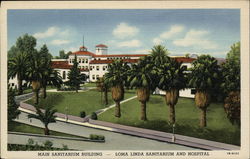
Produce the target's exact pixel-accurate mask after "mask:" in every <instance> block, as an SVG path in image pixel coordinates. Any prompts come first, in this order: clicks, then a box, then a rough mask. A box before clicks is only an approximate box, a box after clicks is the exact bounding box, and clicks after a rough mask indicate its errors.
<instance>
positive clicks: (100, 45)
mask: <svg viewBox="0 0 250 159" xmlns="http://www.w3.org/2000/svg"><path fill="white" fill-rule="evenodd" d="M95 47H105V48H107V47H108V46H107V45H104V44H99V45H96V46H95Z"/></svg>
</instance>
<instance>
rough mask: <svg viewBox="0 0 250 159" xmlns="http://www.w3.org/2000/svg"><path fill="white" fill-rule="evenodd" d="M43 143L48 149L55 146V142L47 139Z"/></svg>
mask: <svg viewBox="0 0 250 159" xmlns="http://www.w3.org/2000/svg"><path fill="white" fill-rule="evenodd" d="M43 144H44V147H45V148H47V149H51V148H52V146H53V143H52V142H51V141H49V140H47V141H45V143H43Z"/></svg>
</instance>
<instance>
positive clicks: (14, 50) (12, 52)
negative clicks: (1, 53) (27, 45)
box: [8, 45, 19, 59]
mask: <svg viewBox="0 0 250 159" xmlns="http://www.w3.org/2000/svg"><path fill="white" fill-rule="evenodd" d="M18 52H19V50H18V48H17V47H16V46H15V45H13V46H12V47H11V48H10V49H9V50H8V59H10V58H13V57H15V56H16V55H17V53H18Z"/></svg>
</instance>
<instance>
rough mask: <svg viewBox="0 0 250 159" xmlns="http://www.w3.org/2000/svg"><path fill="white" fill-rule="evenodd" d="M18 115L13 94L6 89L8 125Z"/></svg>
mask: <svg viewBox="0 0 250 159" xmlns="http://www.w3.org/2000/svg"><path fill="white" fill-rule="evenodd" d="M19 114H20V111H19V110H18V105H17V104H16V101H15V92H14V91H13V90H12V89H11V88H9V89H8V123H10V122H11V121H12V120H13V119H15V118H16V117H17V116H18V115H19Z"/></svg>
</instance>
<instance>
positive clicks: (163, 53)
mask: <svg viewBox="0 0 250 159" xmlns="http://www.w3.org/2000/svg"><path fill="white" fill-rule="evenodd" d="M168 54H169V52H168V50H167V49H166V48H165V47H164V46H162V45H155V46H154V47H153V48H152V50H151V54H150V56H151V57H152V60H153V61H154V65H155V66H156V67H158V66H160V65H162V64H164V63H166V62H168V59H169V57H168Z"/></svg>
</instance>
